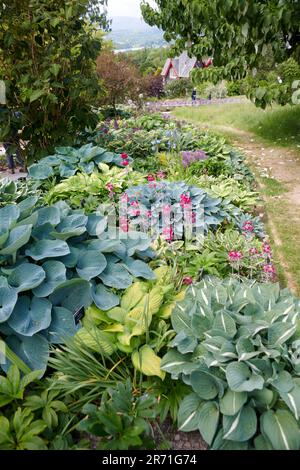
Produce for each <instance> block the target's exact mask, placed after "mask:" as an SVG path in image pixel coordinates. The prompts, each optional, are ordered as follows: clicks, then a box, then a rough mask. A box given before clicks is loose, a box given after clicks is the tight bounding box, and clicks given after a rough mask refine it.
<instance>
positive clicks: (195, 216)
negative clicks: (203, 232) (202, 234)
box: [192, 212, 197, 224]
mask: <svg viewBox="0 0 300 470" xmlns="http://www.w3.org/2000/svg"><path fill="white" fill-rule="evenodd" d="M196 221H197V214H196V212H192V223H193V224H195V223H196Z"/></svg>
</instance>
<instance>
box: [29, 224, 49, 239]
mask: <svg viewBox="0 0 300 470" xmlns="http://www.w3.org/2000/svg"><path fill="white" fill-rule="evenodd" d="M51 232H53V227H52V225H51V224H49V223H46V224H44V225H39V226H38V227H33V229H32V232H31V236H32V238H33V239H34V240H49V239H51V238H52V237H51V235H50V234H51Z"/></svg>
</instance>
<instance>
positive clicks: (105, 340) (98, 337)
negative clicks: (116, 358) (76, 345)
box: [76, 328, 116, 356]
mask: <svg viewBox="0 0 300 470" xmlns="http://www.w3.org/2000/svg"><path fill="white" fill-rule="evenodd" d="M76 340H77V341H80V342H82V343H84V344H85V345H86V346H88V347H89V348H90V349H92V350H93V351H96V352H100V353H101V354H103V355H105V356H111V355H112V354H113V353H114V352H115V350H116V344H115V335H113V334H111V333H106V332H104V331H101V330H100V329H99V328H89V329H86V328H81V329H80V330H79V331H78V333H77V335H76Z"/></svg>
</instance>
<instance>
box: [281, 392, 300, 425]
mask: <svg viewBox="0 0 300 470" xmlns="http://www.w3.org/2000/svg"><path fill="white" fill-rule="evenodd" d="M279 394H280V396H281V398H282V399H283V400H284V401H285V403H286V404H287V406H288V407H289V409H290V410H291V412H292V413H293V415H294V416H295V418H296V419H297V421H298V420H299V417H300V385H295V386H294V388H293V389H292V390H290V391H289V392H283V391H279Z"/></svg>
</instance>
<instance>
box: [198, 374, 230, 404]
mask: <svg viewBox="0 0 300 470" xmlns="http://www.w3.org/2000/svg"><path fill="white" fill-rule="evenodd" d="M191 386H192V388H193V390H194V392H196V393H197V394H198V395H199V397H201V398H203V399H204V400H212V399H213V398H215V397H216V396H217V395H219V397H222V396H223V393H224V382H223V381H222V380H221V379H219V378H218V377H216V376H214V375H213V373H212V372H206V371H204V370H195V371H194V372H192V373H191Z"/></svg>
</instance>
